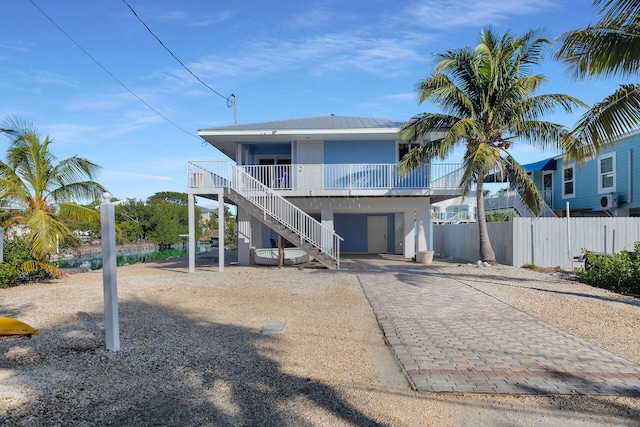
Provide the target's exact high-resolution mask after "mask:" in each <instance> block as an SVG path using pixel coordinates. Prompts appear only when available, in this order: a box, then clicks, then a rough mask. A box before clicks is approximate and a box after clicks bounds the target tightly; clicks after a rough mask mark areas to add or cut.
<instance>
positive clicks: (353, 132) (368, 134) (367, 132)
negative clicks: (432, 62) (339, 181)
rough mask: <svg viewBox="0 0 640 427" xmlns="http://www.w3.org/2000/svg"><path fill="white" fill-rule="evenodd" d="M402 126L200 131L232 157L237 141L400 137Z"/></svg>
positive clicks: (368, 139)
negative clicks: (383, 127)
mask: <svg viewBox="0 0 640 427" xmlns="http://www.w3.org/2000/svg"><path fill="white" fill-rule="evenodd" d="M399 133H400V128H385V129H368V128H367V129H285V130H273V129H272V130H243V131H233V130H215V129H203V130H201V131H199V132H198V135H199V136H200V137H202V138H203V139H204V140H205V141H207V142H208V143H209V144H211V145H213V146H214V147H216V148H217V149H218V150H220V151H222V152H223V153H224V154H226V155H227V156H229V157H230V158H232V159H235V156H236V145H237V144H238V143H274V142H290V141H306V140H309V141H314V140H321V141H341V140H349V141H354V140H361V141H374V140H388V139H397V138H398V135H399Z"/></svg>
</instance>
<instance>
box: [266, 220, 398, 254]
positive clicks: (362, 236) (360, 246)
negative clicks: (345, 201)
mask: <svg viewBox="0 0 640 427" xmlns="http://www.w3.org/2000/svg"><path fill="white" fill-rule="evenodd" d="M311 216H312V217H314V218H315V219H316V220H320V216H319V215H311ZM370 216H384V217H386V218H387V252H389V253H394V251H395V215H394V214H336V215H335V216H334V218H333V224H334V229H335V231H336V233H338V234H339V235H340V236H341V237H342V238H343V239H344V241H343V242H341V246H340V250H341V251H342V252H345V253H367V252H368V250H369V248H368V245H369V242H368V239H367V234H368V230H367V221H368V220H367V217H370ZM277 238H278V234H277V233H276V232H275V231H273V230H271V229H270V228H268V227H262V236H261V239H260V240H261V242H262V247H263V248H269V247H271V240H270V239H274V240H276V241H277Z"/></svg>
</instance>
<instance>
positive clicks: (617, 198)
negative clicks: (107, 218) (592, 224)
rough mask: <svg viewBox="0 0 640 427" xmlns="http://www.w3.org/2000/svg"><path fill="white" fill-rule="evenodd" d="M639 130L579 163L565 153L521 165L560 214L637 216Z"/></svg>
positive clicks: (639, 201) (639, 213)
mask: <svg viewBox="0 0 640 427" xmlns="http://www.w3.org/2000/svg"><path fill="white" fill-rule="evenodd" d="M638 147H640V130H639V131H636V132H632V133H630V134H628V135H626V136H625V137H624V138H622V139H621V140H620V142H619V143H618V144H616V145H615V146H614V147H613V148H610V149H605V150H603V152H602V153H600V154H599V155H598V156H596V157H594V158H592V159H589V160H587V161H586V162H585V164H583V165H582V166H578V165H576V164H575V163H573V162H568V163H567V162H565V161H564V156H557V157H552V158H549V159H546V160H542V161H540V162H537V163H532V164H530V165H524V166H525V168H526V169H527V171H529V173H530V174H531V176H532V177H533V180H534V182H535V184H536V186H537V187H538V188H539V189H540V192H541V194H542V196H543V198H544V200H545V202H546V203H547V204H548V205H549V206H550V207H551V208H552V209H553V210H554V211H556V213H557V214H558V215H559V216H560V215H564V214H563V212H564V211H565V210H566V204H567V202H568V203H569V210H570V214H571V215H572V216H585V217H586V216H640V157H638V154H640V153H637V152H635V153H634V151H635V149H637V148H638Z"/></svg>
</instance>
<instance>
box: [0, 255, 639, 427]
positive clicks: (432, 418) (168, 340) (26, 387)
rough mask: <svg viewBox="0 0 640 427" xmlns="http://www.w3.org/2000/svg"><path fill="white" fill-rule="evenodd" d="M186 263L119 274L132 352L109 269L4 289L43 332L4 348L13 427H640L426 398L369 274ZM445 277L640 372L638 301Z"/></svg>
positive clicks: (584, 407) (603, 416) (5, 304)
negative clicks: (363, 278) (109, 324)
mask: <svg viewBox="0 0 640 427" xmlns="http://www.w3.org/2000/svg"><path fill="white" fill-rule="evenodd" d="M185 262H186V261H185V260H184V259H176V260H168V261H165V262H161V263H155V264H137V265H133V266H126V267H121V268H119V269H118V288H119V289H118V293H119V301H120V327H121V328H120V329H121V335H120V339H121V351H118V352H111V351H108V350H106V349H105V348H104V322H103V314H102V313H103V295H102V273H101V272H86V273H80V274H72V275H68V276H66V277H65V278H64V279H62V280H58V281H53V282H51V283H40V284H32V285H26V286H20V287H16V288H11V289H5V290H0V315H4V316H9V317H15V318H18V319H20V320H23V321H25V322H27V323H29V324H30V325H32V326H34V327H37V328H39V329H40V330H41V331H42V335H41V336H37V337H34V338H32V339H25V338H14V337H11V338H0V426H23V425H24V426H31V425H35V426H40V425H41V426H54V425H65V426H66V425H117V426H124V425H127V426H128V425H132V426H133V425H135V426H145V425H171V426H174V425H175V426H178V425H179V426H200V425H202V426H254V425H256V426H264V425H266V426H269V425H273V426H278V425H285V426H344V425H356V426H387V425H388V426H429V425H433V426H447V425H451V426H478V425H491V426H519V425H523V426H539V425H543V426H544V425H548V426H552V425H553V426H584V425H587V426H588V425H594V426H595V425H614V426H618V425H640V399H632V398H624V397H597V396H596V397H594V396H591V397H589V396H572V397H569V396H554V397H545V396H505V395H500V396H496V395H473V394H426V393H421V394H420V393H415V392H413V391H412V390H411V389H410V388H409V386H408V383H407V381H406V379H405V378H404V376H403V374H402V373H401V372H400V370H399V368H398V366H397V364H396V362H395V360H394V359H393V356H392V353H391V352H390V350H389V349H388V348H387V347H386V345H385V343H384V339H383V337H382V334H381V332H380V329H379V328H378V325H377V323H376V320H375V318H374V317H373V313H372V310H371V308H370V307H369V305H368V302H367V301H366V298H365V297H364V295H363V292H362V290H361V288H360V285H359V282H358V279H357V275H356V274H355V273H351V272H349V271H341V272H333V271H328V270H324V269H320V268H310V267H306V268H305V269H304V270H302V271H299V270H298V269H297V268H295V267H288V268H285V269H282V270H278V269H277V268H271V267H233V266H230V267H227V268H226V269H225V271H224V272H223V273H218V272H217V268H216V265H217V264H216V263H215V260H211V259H199V260H198V269H197V271H196V273H194V274H188V272H187V269H186V265H185ZM425 268H427V267H425ZM433 268H436V269H437V270H438V271H440V272H441V273H443V274H448V275H451V276H452V277H455V278H456V279H458V280H461V281H463V282H465V283H467V284H469V285H470V286H474V287H476V288H477V289H480V290H482V291H483V292H486V293H488V294H490V295H493V296H495V297H496V298H498V299H500V300H502V301H505V302H506V303H508V304H511V305H512V306H514V307H516V308H518V309H520V310H523V311H525V312H527V313H529V314H531V315H533V316H536V317H538V318H540V319H542V320H545V321H547V322H549V323H551V324H553V325H555V326H558V327H560V328H562V329H564V330H566V331H569V332H571V333H573V334H575V335H577V336H579V337H581V338H584V339H586V340H588V341H591V342H593V343H595V344H598V345H600V346H602V347H603V348H606V349H607V350H610V351H612V352H614V353H616V354H618V355H620V356H623V357H625V358H627V359H629V360H631V361H634V362H638V363H640V304H639V301H638V300H637V299H634V298H629V297H621V296H618V295H615V294H612V293H610V292H606V291H603V290H599V289H594V288H590V287H587V286H584V285H581V284H578V283H576V282H573V281H568V280H564V279H562V278H561V277H560V276H554V275H550V274H546V273H545V274H543V273H536V272H532V271H529V270H524V269H520V268H513V267H503V266H498V267H491V268H478V267H476V266H472V265H467V264H464V263H456V262H450V261H449V262H448V261H447V260H436V262H435V263H434V265H433ZM283 325H284V330H283V331H282V332H281V333H276V334H265V333H263V329H264V328H265V327H267V329H268V328H269V327H271V328H274V329H278V327H282V326H283Z"/></svg>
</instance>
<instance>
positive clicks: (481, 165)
mask: <svg viewBox="0 0 640 427" xmlns="http://www.w3.org/2000/svg"><path fill="white" fill-rule="evenodd" d="M496 152H497V150H496V149H495V148H494V147H492V146H491V145H489V144H485V143H480V144H477V148H476V149H475V150H467V151H466V152H465V155H464V157H463V160H462V164H463V166H462V167H463V169H464V172H463V174H462V178H461V180H460V188H461V189H462V192H463V194H466V193H467V192H468V191H469V190H470V189H471V187H472V186H473V184H475V183H477V182H478V181H483V180H484V178H485V176H486V175H487V174H489V173H490V172H491V171H492V170H493V169H495V168H496V167H500V158H499V155H496Z"/></svg>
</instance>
